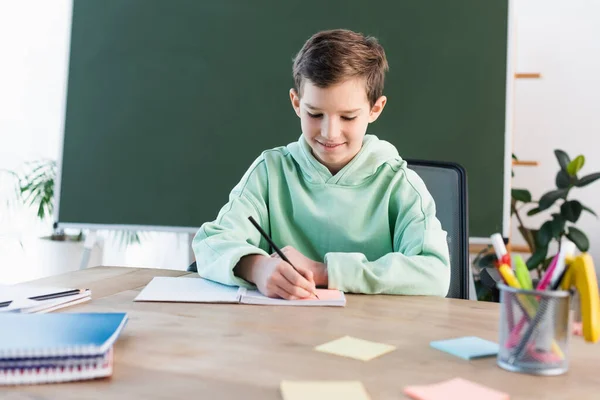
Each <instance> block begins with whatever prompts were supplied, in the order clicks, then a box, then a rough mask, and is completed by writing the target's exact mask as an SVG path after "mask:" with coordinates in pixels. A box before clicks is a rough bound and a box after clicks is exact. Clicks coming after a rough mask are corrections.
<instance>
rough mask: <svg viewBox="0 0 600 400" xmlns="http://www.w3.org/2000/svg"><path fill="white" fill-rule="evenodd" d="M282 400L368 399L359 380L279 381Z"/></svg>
mask: <svg viewBox="0 0 600 400" xmlns="http://www.w3.org/2000/svg"><path fill="white" fill-rule="evenodd" d="M280 388H281V395H282V396H283V400H307V399H308V400H337V399H339V400H369V399H370V398H369V395H368V393H367V391H366V389H365V387H364V386H363V384H362V382H360V381H305V382H292V381H282V382H281V386H280Z"/></svg>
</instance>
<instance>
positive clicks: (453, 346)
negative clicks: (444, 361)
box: [429, 336, 498, 360]
mask: <svg viewBox="0 0 600 400" xmlns="http://www.w3.org/2000/svg"><path fill="white" fill-rule="evenodd" d="M429 345H430V346H431V347H433V348H434V349H438V350H441V351H445V352H446V353H450V354H452V355H454V356H456V357H460V358H463V359H465V360H471V359H474V358H481V357H491V356H495V355H496V354H498V343H494V342H490V341H489V340H485V339H482V338H479V337H477V336H465V337H460V338H456V339H448V340H437V341H434V342H431V343H430V344H429Z"/></svg>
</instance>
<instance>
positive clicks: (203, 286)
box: [135, 277, 346, 307]
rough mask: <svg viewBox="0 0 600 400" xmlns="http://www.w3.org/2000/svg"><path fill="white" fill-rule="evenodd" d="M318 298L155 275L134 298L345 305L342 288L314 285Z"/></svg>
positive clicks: (200, 279)
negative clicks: (274, 296) (281, 296)
mask: <svg viewBox="0 0 600 400" xmlns="http://www.w3.org/2000/svg"><path fill="white" fill-rule="evenodd" d="M316 292H317V295H318V296H319V299H315V298H312V299H311V298H309V299H303V300H283V299H272V298H270V297H267V296H265V295H263V294H262V293H260V292H259V291H258V290H249V289H246V288H241V287H240V288H238V287H235V286H226V285H221V284H219V283H215V282H212V281H209V280H207V279H203V278H171V277H155V278H153V279H152V281H150V283H149V284H148V285H146V287H145V288H144V289H143V290H142V291H141V292H140V294H139V295H138V296H137V297H136V298H135V301H164V302H184V303H240V304H255V305H278V306H337V307H343V306H345V305H346V297H345V296H344V292H342V291H340V290H332V289H317V290H316Z"/></svg>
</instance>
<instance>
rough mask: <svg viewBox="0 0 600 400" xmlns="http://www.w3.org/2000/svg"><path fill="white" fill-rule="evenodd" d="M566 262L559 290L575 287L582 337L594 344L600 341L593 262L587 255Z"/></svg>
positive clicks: (599, 298)
mask: <svg viewBox="0 0 600 400" xmlns="http://www.w3.org/2000/svg"><path fill="white" fill-rule="evenodd" d="M568 261H571V262H570V263H569V267H568V269H567V271H566V272H565V276H564V278H563V280H562V283H561V288H562V289H563V290H569V289H571V288H572V287H573V286H575V289H576V290H577V291H578V292H579V297H580V299H581V301H580V303H581V306H580V307H581V322H582V327H583V337H584V338H585V340H586V341H588V342H592V343H595V342H597V341H598V339H600V296H599V295H598V280H597V278H596V270H595V269H594V262H593V261H592V257H591V256H590V255H589V254H587V253H583V254H581V255H579V256H577V257H575V258H574V259H572V260H568Z"/></svg>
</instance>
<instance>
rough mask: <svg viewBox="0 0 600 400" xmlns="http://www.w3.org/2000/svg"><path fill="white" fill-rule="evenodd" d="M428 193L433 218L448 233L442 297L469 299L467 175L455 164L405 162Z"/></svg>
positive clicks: (420, 161) (419, 161)
mask: <svg viewBox="0 0 600 400" xmlns="http://www.w3.org/2000/svg"><path fill="white" fill-rule="evenodd" d="M406 162H407V163H408V167H409V168H410V169H411V170H413V171H415V172H416V173H417V174H418V175H419V176H420V177H421V179H423V182H425V186H427V189H428V190H429V193H431V196H432V197H433V200H434V201H435V206H436V215H437V218H438V219H439V220H440V222H441V224H442V228H443V229H444V230H445V231H446V232H447V233H448V247H449V249H450V268H451V277H450V290H449V291H448V294H447V296H446V297H452V298H456V299H469V288H470V285H469V283H470V281H469V279H470V268H469V232H468V226H469V224H468V212H467V210H468V201H467V173H466V171H465V169H464V168H463V167H462V166H460V165H458V164H455V163H446V162H437V161H422V160H406Z"/></svg>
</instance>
